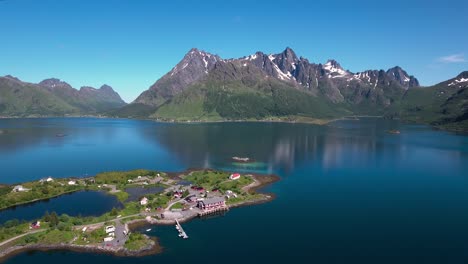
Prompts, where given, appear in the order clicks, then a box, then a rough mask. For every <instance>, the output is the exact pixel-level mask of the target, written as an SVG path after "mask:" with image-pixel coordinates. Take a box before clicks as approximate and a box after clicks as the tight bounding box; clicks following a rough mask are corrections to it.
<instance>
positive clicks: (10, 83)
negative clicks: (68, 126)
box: [0, 76, 126, 117]
mask: <svg viewBox="0 0 468 264" xmlns="http://www.w3.org/2000/svg"><path fill="white" fill-rule="evenodd" d="M125 105H126V103H125V102H124V101H123V100H122V99H121V98H120V96H119V94H118V93H116V92H115V91H114V90H113V89H112V88H111V87H110V86H107V85H103V86H102V87H101V88H99V89H95V88H92V87H82V88H81V89H80V90H76V89H74V88H72V87H71V86H70V85H69V84H67V83H65V82H62V81H60V80H58V79H47V80H44V81H42V82H41V83H39V84H32V83H26V82H22V81H20V80H19V79H17V78H14V77H12V76H5V77H0V115H1V116H7V117H8V116H64V115H94V114H99V113H103V112H106V111H110V110H113V109H117V108H121V107H122V106H125Z"/></svg>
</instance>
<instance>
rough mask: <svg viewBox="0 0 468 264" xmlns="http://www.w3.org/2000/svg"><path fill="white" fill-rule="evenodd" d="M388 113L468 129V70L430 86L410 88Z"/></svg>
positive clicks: (447, 126)
mask: <svg viewBox="0 0 468 264" xmlns="http://www.w3.org/2000/svg"><path fill="white" fill-rule="evenodd" d="M389 115H393V116H398V117H400V118H401V119H403V120H406V121H410V122H417V123H424V124H431V125H434V126H439V127H442V128H450V129H454V130H464V131H468V121H467V120H468V72H463V73H461V74H459V75H458V76H457V77H455V78H453V79H450V80H448V81H445V82H441V83H439V84H436V85H434V86H431V87H423V88H413V89H410V90H408V91H407V92H406V94H405V95H404V97H403V99H402V100H401V102H399V103H398V104H397V105H395V107H394V109H393V110H392V112H390V113H389Z"/></svg>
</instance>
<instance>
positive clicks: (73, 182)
mask: <svg viewBox="0 0 468 264" xmlns="http://www.w3.org/2000/svg"><path fill="white" fill-rule="evenodd" d="M68 185H76V181H69V182H68Z"/></svg>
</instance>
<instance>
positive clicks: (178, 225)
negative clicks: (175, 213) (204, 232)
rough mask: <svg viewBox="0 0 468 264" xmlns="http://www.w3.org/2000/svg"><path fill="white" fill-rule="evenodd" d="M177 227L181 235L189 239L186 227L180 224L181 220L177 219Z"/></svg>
mask: <svg viewBox="0 0 468 264" xmlns="http://www.w3.org/2000/svg"><path fill="white" fill-rule="evenodd" d="M175 221H176V229H177V231H179V237H181V238H183V239H187V238H188V236H187V233H185V231H184V229H183V228H182V226H181V225H180V223H179V221H178V220H177V219H176V220H175Z"/></svg>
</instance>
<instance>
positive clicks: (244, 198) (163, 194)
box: [0, 169, 279, 260]
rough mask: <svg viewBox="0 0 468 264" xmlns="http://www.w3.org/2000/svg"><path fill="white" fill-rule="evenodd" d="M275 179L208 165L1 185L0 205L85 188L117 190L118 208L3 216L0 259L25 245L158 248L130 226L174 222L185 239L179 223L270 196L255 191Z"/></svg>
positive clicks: (115, 250)
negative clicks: (95, 212) (15, 217)
mask: <svg viewBox="0 0 468 264" xmlns="http://www.w3.org/2000/svg"><path fill="white" fill-rule="evenodd" d="M278 179H279V178H278V177H277V176H274V175H257V174H240V173H228V172H223V171H215V170H209V169H200V170H189V171H186V172H182V173H165V172H158V171H149V170H134V171H128V172H105V173H100V174H98V175H96V176H94V177H89V178H61V179H54V178H52V177H48V178H44V179H41V180H39V181H34V182H26V183H22V184H18V185H15V186H8V185H2V186H0V210H3V209H7V208H11V207H14V206H19V205H22V204H28V203H32V202H36V201H41V200H46V199H50V198H52V197H58V196H61V195H64V194H67V193H73V192H77V191H85V190H92V191H103V192H107V193H109V194H110V195H115V196H116V197H117V198H118V200H119V201H120V202H121V203H122V208H120V209H117V208H113V209H112V210H110V211H109V212H107V213H105V214H103V215H100V216H88V217H81V216H69V215H66V214H63V215H60V216H59V215H57V214H56V213H55V212H52V213H49V212H46V213H45V215H44V216H43V217H42V218H40V219H35V220H34V221H30V222H25V221H23V222H21V221H18V220H10V221H7V222H6V223H4V224H3V225H2V226H0V260H3V259H5V258H8V257H10V256H13V255H15V254H18V253H21V252H24V251H30V250H57V249H66V250H72V251H79V252H100V253H109V254H113V255H117V256H143V255H150V254H156V253H159V252H160V251H161V247H160V246H159V244H158V242H157V239H156V238H153V237H149V236H147V235H144V234H141V233H138V232H136V231H135V230H136V229H137V228H138V227H141V226H142V225H161V224H162V225H172V224H175V225H176V229H177V231H178V233H179V237H181V238H188V235H187V234H186V233H185V231H184V230H183V228H182V226H181V223H184V222H186V221H188V220H190V219H193V218H196V217H202V216H206V215H210V214H215V213H218V212H224V211H228V210H229V209H231V208H233V207H238V206H242V205H249V204H256V203H262V202H267V201H270V200H271V199H273V196H272V195H271V194H264V193H258V192H256V190H258V189H259V188H261V187H262V186H265V185H267V184H271V183H273V182H275V181H277V180H278ZM139 190H141V195H138V194H139V192H138V191H139ZM153 190H154V191H153ZM135 195H136V196H135ZM175 235H177V233H175Z"/></svg>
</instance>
